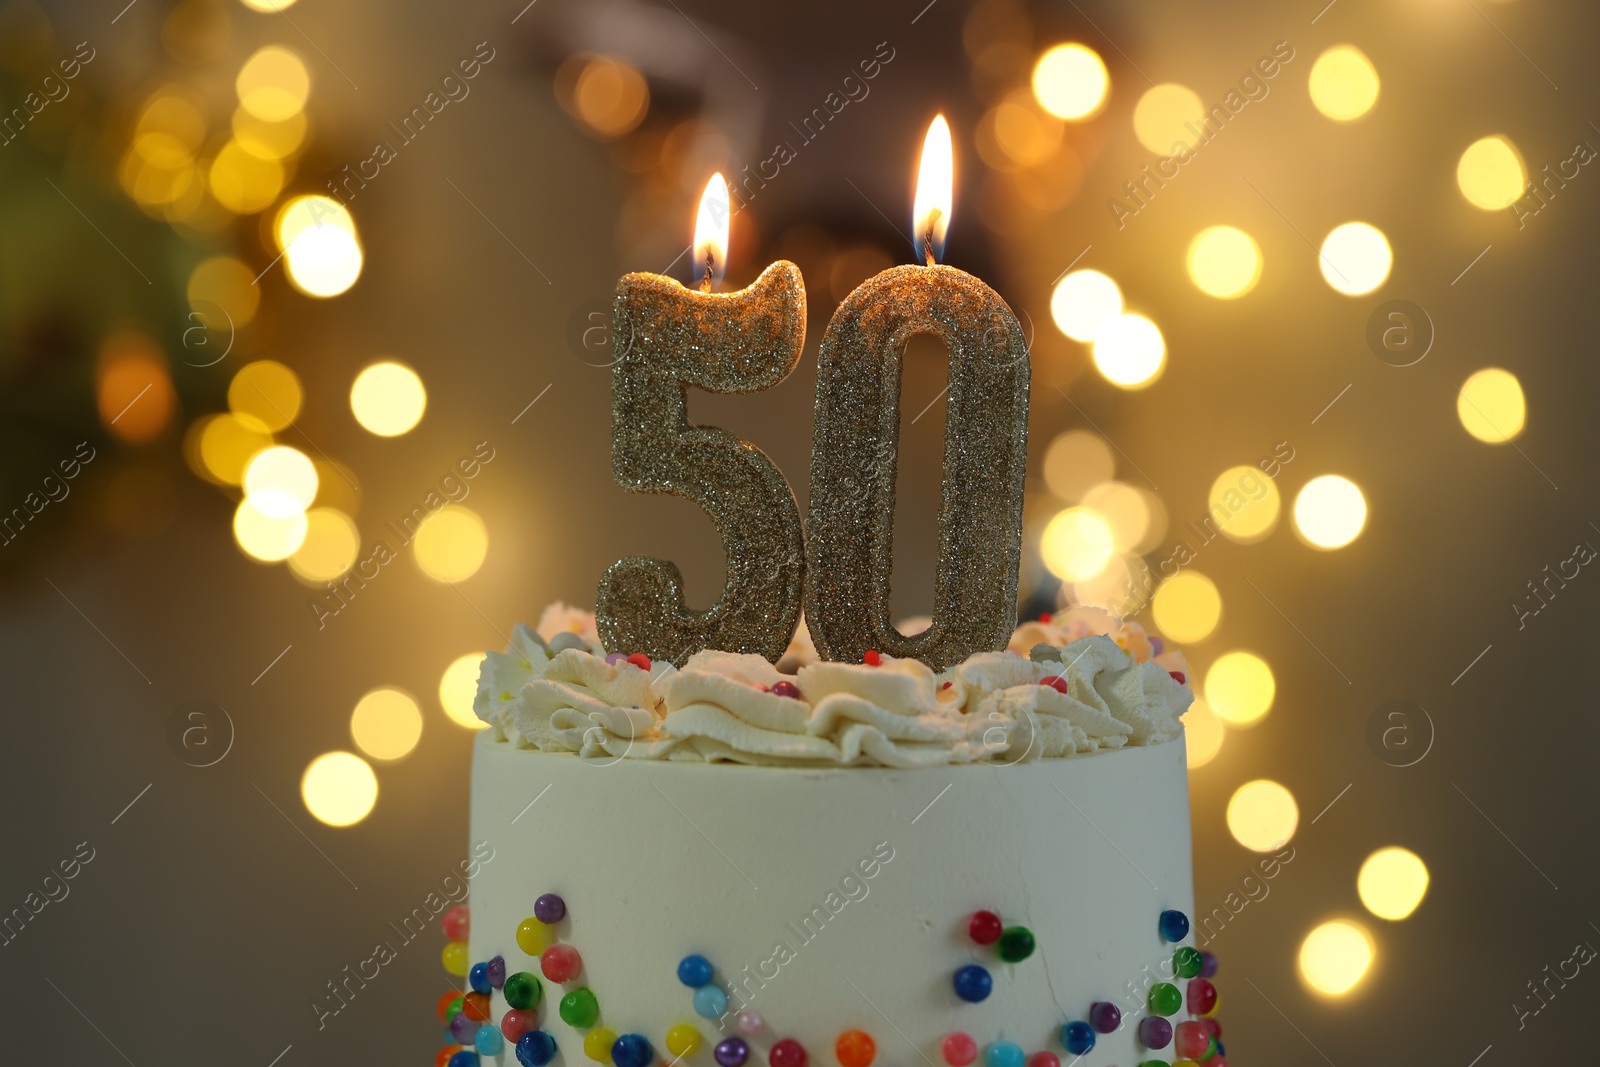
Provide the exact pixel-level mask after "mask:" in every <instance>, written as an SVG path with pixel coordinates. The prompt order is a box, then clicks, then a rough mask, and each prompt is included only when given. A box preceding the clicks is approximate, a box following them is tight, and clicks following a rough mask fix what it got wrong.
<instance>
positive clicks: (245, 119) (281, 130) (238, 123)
mask: <svg viewBox="0 0 1600 1067" xmlns="http://www.w3.org/2000/svg"><path fill="white" fill-rule="evenodd" d="M309 125H310V124H309V122H308V121H307V120H306V113H305V112H304V111H297V112H295V113H294V114H293V115H291V116H289V117H288V118H286V119H282V120H280V121H278V122H268V121H267V120H266V119H264V118H261V117H260V116H259V115H253V114H251V113H250V112H249V111H247V110H245V109H244V108H243V107H237V108H234V111H233V122H232V126H233V139H234V140H235V141H236V142H238V144H239V147H240V148H243V149H244V150H245V151H246V152H249V153H250V154H251V155H253V156H260V157H261V158H262V159H285V158H287V157H288V156H291V155H293V154H294V152H295V150H296V149H298V148H299V147H300V146H301V145H302V144H303V143H305V139H306V130H307V128H308V126H309Z"/></svg>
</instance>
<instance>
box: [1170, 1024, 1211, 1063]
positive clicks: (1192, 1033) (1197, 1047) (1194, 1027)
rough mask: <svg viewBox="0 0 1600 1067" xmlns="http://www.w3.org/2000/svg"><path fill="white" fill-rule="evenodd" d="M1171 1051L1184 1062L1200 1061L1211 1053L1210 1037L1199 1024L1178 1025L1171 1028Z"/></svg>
mask: <svg viewBox="0 0 1600 1067" xmlns="http://www.w3.org/2000/svg"><path fill="white" fill-rule="evenodd" d="M1172 1050H1173V1051H1174V1052H1176V1053H1177V1054H1178V1055H1179V1056H1182V1057H1183V1058H1184V1059H1186V1060H1198V1059H1201V1058H1203V1057H1205V1056H1206V1055H1208V1054H1209V1053H1210V1051H1211V1035H1210V1034H1208V1033H1206V1028H1205V1027H1203V1026H1201V1025H1200V1024H1199V1023H1196V1022H1187V1023H1179V1024H1178V1025H1177V1026H1176V1027H1174V1028H1173V1033H1172Z"/></svg>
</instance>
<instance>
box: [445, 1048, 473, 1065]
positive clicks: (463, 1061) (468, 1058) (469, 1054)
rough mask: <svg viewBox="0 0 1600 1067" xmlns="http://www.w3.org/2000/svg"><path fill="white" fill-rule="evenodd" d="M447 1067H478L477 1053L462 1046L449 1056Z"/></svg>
mask: <svg viewBox="0 0 1600 1067" xmlns="http://www.w3.org/2000/svg"><path fill="white" fill-rule="evenodd" d="M449 1067H478V1054H477V1053H476V1052H473V1051H472V1050H471V1049H465V1048H464V1049H462V1050H461V1051H460V1052H457V1053H455V1054H454V1055H452V1056H451V1057H450V1060H449Z"/></svg>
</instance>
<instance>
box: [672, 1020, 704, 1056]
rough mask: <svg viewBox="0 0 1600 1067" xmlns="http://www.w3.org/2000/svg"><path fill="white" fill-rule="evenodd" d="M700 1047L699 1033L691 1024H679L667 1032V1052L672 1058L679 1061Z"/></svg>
mask: <svg viewBox="0 0 1600 1067" xmlns="http://www.w3.org/2000/svg"><path fill="white" fill-rule="evenodd" d="M699 1047H700V1031H698V1030H696V1029H695V1028H694V1024H693V1023H679V1024H678V1025H677V1026H674V1027H673V1028H672V1029H671V1030H668V1031H667V1051H668V1052H670V1053H672V1058H673V1059H675V1060H681V1059H683V1058H684V1057H685V1056H687V1055H689V1054H691V1053H692V1052H694V1050H695V1049H697V1048H699Z"/></svg>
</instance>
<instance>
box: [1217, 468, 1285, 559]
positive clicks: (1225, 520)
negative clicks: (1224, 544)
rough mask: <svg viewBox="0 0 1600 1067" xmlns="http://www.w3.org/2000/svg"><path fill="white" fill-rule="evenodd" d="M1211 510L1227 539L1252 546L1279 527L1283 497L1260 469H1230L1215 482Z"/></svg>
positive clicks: (1218, 527)
mask: <svg viewBox="0 0 1600 1067" xmlns="http://www.w3.org/2000/svg"><path fill="white" fill-rule="evenodd" d="M1207 507H1208V508H1209V509H1210V514H1211V521H1212V522H1213V523H1215V524H1216V527H1217V529H1218V530H1219V531H1221V533H1222V535H1223V536H1224V537H1226V538H1228V539H1229V540H1230V541H1238V542H1240V543H1241V544H1252V543H1254V542H1256V541H1259V540H1261V539H1262V538H1263V537H1266V536H1267V535H1268V534H1270V533H1271V532H1272V531H1273V530H1274V529H1275V528H1276V527H1277V525H1278V514H1279V513H1280V512H1281V511H1282V510H1283V497H1282V496H1280V495H1279V493H1278V485H1277V483H1276V482H1274V481H1273V480H1272V479H1271V478H1268V477H1267V476H1266V474H1265V473H1263V472H1262V470H1261V469H1260V468H1259V467H1246V466H1240V467H1229V468H1228V469H1227V470H1225V471H1223V472H1222V473H1221V474H1219V475H1217V480H1216V481H1214V482H1212V483H1211V494H1210V497H1209V498H1208V502H1207Z"/></svg>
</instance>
